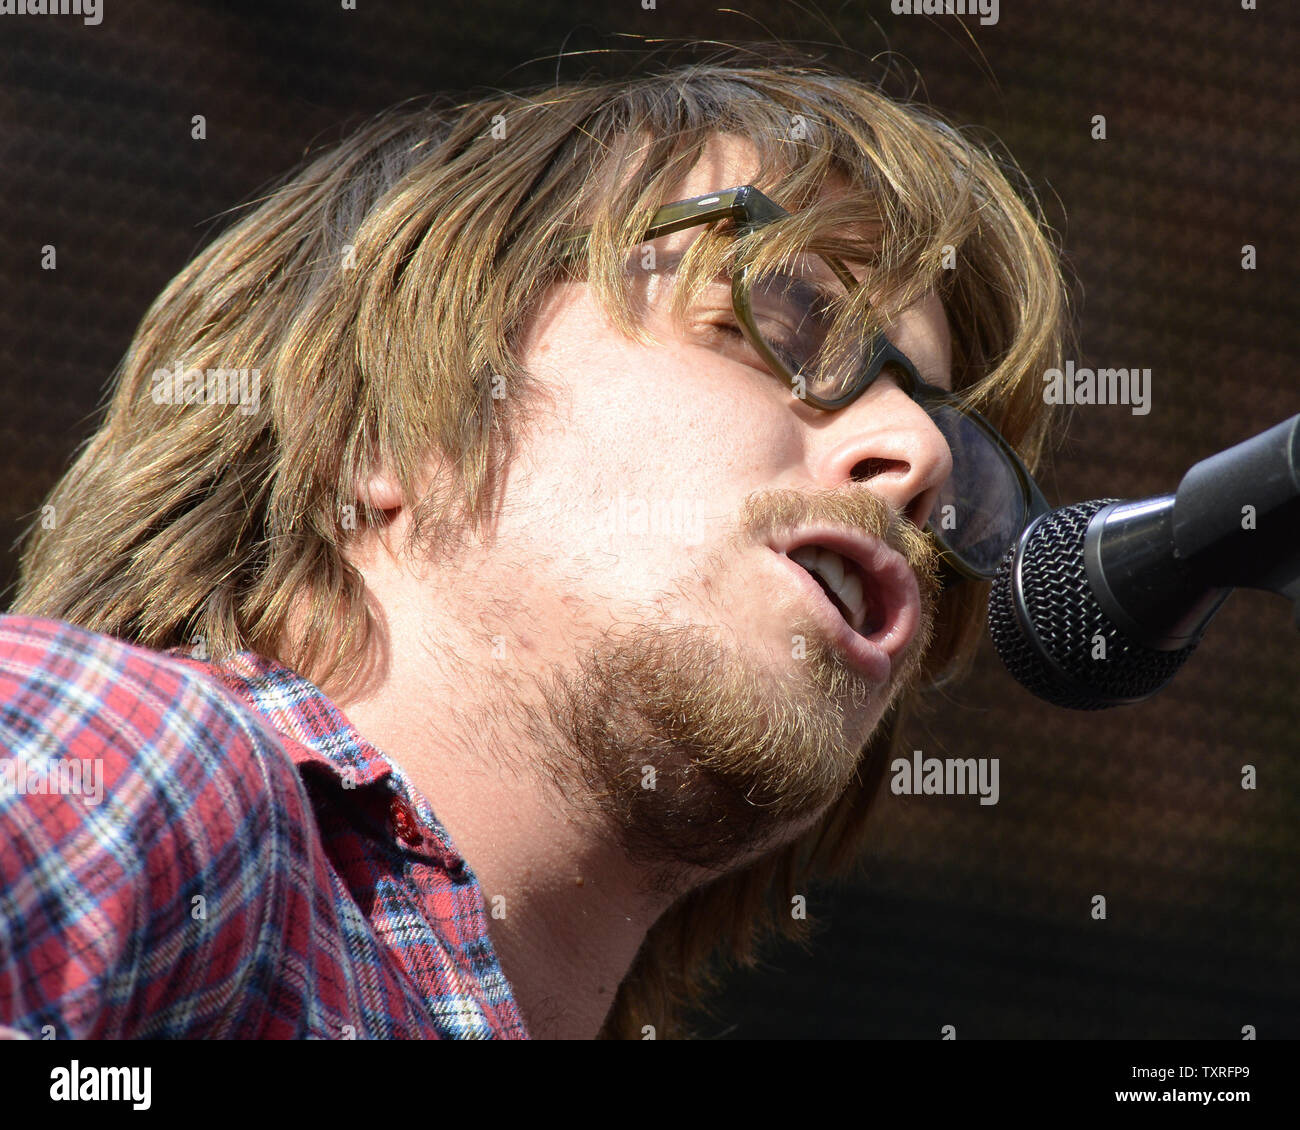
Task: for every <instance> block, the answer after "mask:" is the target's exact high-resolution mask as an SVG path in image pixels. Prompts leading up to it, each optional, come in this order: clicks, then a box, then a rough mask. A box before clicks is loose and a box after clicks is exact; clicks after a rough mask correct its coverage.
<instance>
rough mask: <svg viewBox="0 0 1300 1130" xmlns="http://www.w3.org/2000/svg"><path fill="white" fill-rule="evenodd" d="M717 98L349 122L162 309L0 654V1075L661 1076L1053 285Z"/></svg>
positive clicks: (815, 833)
mask: <svg viewBox="0 0 1300 1130" xmlns="http://www.w3.org/2000/svg"><path fill="white" fill-rule="evenodd" d="M753 58H754V57H753V55H752V53H751V54H749V55H747V56H745V58H744V59H741V58H740V57H736V58H726V59H723V60H722V61H718V62H714V63H710V64H707V65H694V66H688V67H681V68H678V69H675V70H670V71H667V72H665V73H660V74H656V75H653V76H650V77H643V78H636V79H632V80H625V81H618V82H614V81H594V80H593V81H584V82H579V83H574V84H571V85H567V86H555V87H548V88H545V89H539V90H533V91H528V92H523V93H516V94H501V95H493V96H491V97H485V98H480V99H477V100H474V101H471V102H466V103H463V104H460V105H451V104H450V103H449V102H448V101H446V100H443V101H439V102H436V103H433V104H432V105H431V106H429V107H425V108H421V109H410V108H404V109H401V110H399V111H395V112H392V113H389V114H385V115H383V116H381V117H379V118H377V119H375V120H373V121H372V122H370V123H369V124H367V125H366V126H365V127H364V128H362V129H361V130H360V131H359V132H358V133H356V134H355V135H354V136H353V137H352V138H351V139H350V140H348V141H346V142H345V143H343V144H342V145H340V146H338V147H337V148H335V149H333V150H331V151H329V152H327V153H325V154H324V155H322V156H319V157H317V158H316V159H314V161H313V162H312V163H310V164H309V165H308V166H307V167H306V168H305V169H304V170H303V171H301V172H299V173H298V174H296V175H295V176H293V177H292V179H290V180H288V181H287V182H286V183H285V184H284V185H283V187H282V188H280V189H279V190H278V191H276V192H275V193H274V194H273V195H271V196H270V197H269V199H266V200H265V201H264V202H263V203H261V204H260V206H258V207H257V208H256V209H255V210H253V211H251V212H249V213H248V214H247V215H246V216H245V217H244V219H243V220H242V222H240V223H239V224H238V225H237V226H235V227H233V228H232V229H231V230H230V231H228V232H226V233H225V234H224V235H223V236H221V237H220V238H219V239H217V240H216V241H215V242H214V243H213V244H212V245H211V246H209V247H208V248H207V249H206V250H205V251H203V252H202V253H201V254H200V255H199V256H198V257H197V258H196V259H195V260H194V261H193V262H192V263H190V264H189V265H188V266H187V267H186V268H185V269H184V270H183V271H182V272H181V273H180V274H179V275H178V276H177V277H176V278H175V279H174V280H173V281H172V282H171V284H170V285H169V286H168V287H167V288H166V290H165V291H164V292H163V294H162V295H161V296H160V297H159V299H158V300H157V302H156V303H155V304H154V306H153V307H152V309H151V310H150V311H149V312H148V314H147V315H146V317H145V319H144V321H143V323H142V324H141V326H140V329H139V331H138V332H137V334H136V337H135V339H134V341H133V342H132V343H131V346H130V348H129V350H128V352H127V355H126V358H125V360H124V362H123V364H122V366H121V370H120V373H119V374H118V377H117V380H116V383H115V386H114V391H113V396H112V400H111V403H110V404H109V406H108V409H107V413H106V417H105V419H104V421H103V424H102V426H101V427H100V428H99V430H98V431H97V432H96V433H95V434H94V435H93V437H92V438H91V439H90V440H89V442H88V444H87V445H86V447H85V448H84V450H83V451H82V452H81V454H80V456H79V457H78V458H77V460H76V462H75V463H74V465H73V466H72V468H71V469H70V470H69V471H68V472H67V474H66V475H65V476H64V478H63V479H62V481H61V482H60V483H59V484H58V485H57V487H56V488H55V490H54V492H53V493H52V495H51V496H50V498H49V500H48V506H47V507H45V508H44V509H43V511H42V515H41V518H40V519H38V521H37V522H36V523H34V525H33V529H32V531H31V533H30V535H29V540H28V542H27V544H26V546H25V551H24V555H23V562H22V570H23V571H22V579H21V582H20V588H19V591H18V595H17V600H16V602H15V604H14V608H13V613H14V614H13V615H10V616H6V617H3V618H0V746H2V747H3V754H4V764H5V766H6V767H7V768H6V771H5V776H3V777H0V890H2V892H3V895H2V897H3V904H2V905H3V913H2V914H0V1025H3V1026H5V1028H6V1030H7V1031H8V1033H9V1034H10V1035H18V1036H31V1037H37V1038H39V1037H40V1036H41V1035H43V1034H46V1035H48V1034H51V1030H52V1034H53V1035H55V1036H56V1037H57V1038H66V1037H99V1038H122V1037H173V1038H174V1037H216V1038H229V1037H240V1038H254V1037H283V1036H288V1037H322V1038H333V1039H339V1038H353V1037H355V1038H374V1037H381V1038H383V1037H387V1038H391V1037H452V1038H464V1037H469V1038H482V1037H510V1038H523V1037H529V1036H531V1037H550V1038H590V1037H595V1036H605V1037H615V1038H635V1039H641V1038H647V1037H659V1038H663V1037H666V1036H672V1035H677V1034H683V1027H682V1024H683V1015H684V1013H685V1010H686V1009H687V1008H689V1007H690V1006H693V1005H696V1004H698V1003H701V1002H702V1001H703V1000H704V993H705V992H706V990H707V989H708V988H709V987H710V984H711V983H712V971H713V968H714V965H715V963H716V961H717V960H719V959H731V960H741V961H744V960H747V959H749V958H751V957H752V956H753V954H754V953H755V952H756V946H758V945H759V944H760V943H761V942H762V940H763V939H764V938H766V937H768V936H771V935H772V934H774V933H783V934H786V935H792V936H793V935H795V934H796V933H797V932H798V931H799V930H800V929H801V928H802V927H803V926H804V925H805V923H803V922H802V921H801V920H800V918H799V917H798V916H796V915H792V912H791V911H792V902H793V901H795V900H796V896H797V895H798V894H799V893H800V892H804V891H806V890H807V889H808V884H809V882H810V880H812V879H816V878H818V877H821V876H826V875H830V874H832V873H836V872H841V871H845V870H847V869H848V868H851V867H852V865H853V863H854V862H855V860H856V859H857V857H858V855H859V854H860V852H861V849H862V845H863V843H864V838H865V829H866V825H867V816H868V809H869V806H870V803H871V800H872V797H873V795H874V794H875V791H876V786H877V785H878V783H879V781H880V779H881V775H882V772H883V771H884V768H885V766H886V765H887V763H888V760H889V758H890V751H891V749H892V746H893V742H894V737H895V734H896V733H897V731H898V728H899V724H900V719H902V718H903V717H904V714H905V711H906V707H907V704H908V702H909V701H910V699H911V698H912V697H913V696H914V695H915V694H916V693H917V692H918V691H919V690H921V689H923V688H924V687H926V686H930V685H933V684H934V683H936V682H938V681H940V680H942V679H946V678H951V677H953V676H954V675H955V674H957V673H958V672H959V671H960V669H961V668H962V667H963V666H964V664H965V662H966V661H967V660H968V659H969V654H970V651H971V648H972V646H973V642H974V639H975V638H976V636H977V634H978V629H979V624H980V621H979V609H980V606H981V602H982V600H983V598H984V595H985V593H986V591H987V590H986V587H985V586H984V584H983V583H982V582H983V581H984V580H985V579H987V578H988V577H989V576H991V575H992V573H993V571H994V570H995V568H996V565H997V563H998V561H999V559H1000V557H1001V555H1002V553H1003V551H1004V550H1005V549H1006V548H1007V547H1008V546H1009V545H1010V543H1011V542H1012V541H1013V540H1014V539H1015V537H1016V536H1017V535H1018V534H1019V533H1020V532H1021V530H1022V529H1023V528H1024V527H1025V526H1026V525H1027V524H1028V522H1029V520H1030V518H1031V517H1032V516H1033V515H1034V514H1035V513H1037V512H1038V511H1040V510H1041V509H1043V508H1044V506H1045V503H1044V502H1043V499H1042V495H1041V494H1040V493H1039V491H1038V489H1037V487H1036V486H1034V483H1033V480H1032V478H1031V477H1030V472H1029V470H1027V468H1030V469H1032V468H1033V467H1035V466H1036V465H1037V463H1038V461H1039V459H1040V458H1041V456H1042V453H1043V451H1044V449H1045V442H1046V437H1047V422H1046V419H1045V416H1044V412H1045V409H1044V406H1043V403H1042V398H1041V394H1040V391H1039V389H1040V385H1039V374H1041V373H1042V372H1043V371H1044V370H1046V369H1048V368H1050V367H1052V366H1053V365H1059V364H1060V358H1061V356H1062V352H1063V348H1064V343H1063V338H1064V336H1065V334H1066V333H1067V319H1066V303H1065V292H1064V287H1063V284H1062V279H1061V273H1060V268H1059V265H1058V260H1057V256H1056V254H1055V251H1054V250H1053V247H1052V245H1051V242H1050V240H1049V239H1048V238H1047V236H1046V235H1045V230H1044V228H1043V225H1042V221H1041V219H1040V218H1039V215H1038V212H1037V209H1036V206H1035V204H1034V201H1033V198H1032V195H1031V194H1030V193H1029V192H1028V191H1027V190H1026V189H1024V188H1020V189H1017V188H1015V187H1013V184H1012V179H1018V178H1015V176H1014V174H1015V170H1014V167H1013V166H1011V165H1010V164H1009V162H1005V161H999V160H998V159H997V158H996V157H995V156H994V155H992V154H991V153H989V152H987V151H986V150H984V149H982V148H981V147H979V146H978V145H977V144H976V143H974V142H973V141H971V140H970V139H968V138H967V137H965V136H964V135H963V134H962V133H960V132H958V131H957V130H955V129H953V128H952V127H950V126H948V125H946V124H944V123H942V122H941V121H940V120H939V119H937V118H936V117H935V116H934V115H933V114H932V113H931V112H929V111H927V110H924V109H922V108H919V107H916V106H913V105H907V104H901V103H899V102H897V101H893V100H890V99H889V98H887V97H885V96H884V95H883V94H882V93H881V92H880V91H879V90H878V89H877V88H876V87H875V86H874V85H872V84H869V83H866V82H863V81H861V80H859V79H856V78H852V77H849V76H847V75H844V74H839V73H835V72H833V71H830V70H828V69H826V68H824V67H822V66H820V65H818V66H814V65H811V64H807V65H805V64H798V63H793V62H790V61H788V60H787V61H778V62H772V63H762V62H754V61H753ZM232 374H233V375H232ZM74 767H76V769H77V771H76V772H74V771H73V769H74ZM95 772H99V773H101V774H102V795H101V796H100V798H99V800H98V802H96V801H95V797H94V796H92V795H90V793H89V790H81V789H78V788H76V787H74V786H75V785H77V783H78V782H79V781H81V780H83V779H84V776H83V774H91V775H92V777H93V774H94V773H95ZM6 782H7V784H6Z"/></svg>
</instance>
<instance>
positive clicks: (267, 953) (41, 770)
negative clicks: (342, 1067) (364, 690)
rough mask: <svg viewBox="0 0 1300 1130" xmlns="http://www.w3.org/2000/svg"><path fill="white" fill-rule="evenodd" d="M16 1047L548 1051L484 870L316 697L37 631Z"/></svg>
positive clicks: (15, 856) (5, 1006) (16, 935)
mask: <svg viewBox="0 0 1300 1130" xmlns="http://www.w3.org/2000/svg"><path fill="white" fill-rule="evenodd" d="M0 1034H3V1035H9V1036H31V1037H35V1038H39V1037H41V1036H43V1035H44V1036H49V1035H52V1036H54V1037H56V1038H58V1039H66V1038H69V1037H71V1038H78V1037H87V1038H108V1039H119V1038H133V1037H148V1038H190V1037H206V1038H259V1037H260V1038H276V1037H305V1038H322V1039H350V1038H358V1039H364V1038H393V1037H398V1038H400V1037H411V1038H414V1037H431V1038H459V1039H464V1038H470V1039H474V1038H493V1037H503V1038H509V1039H526V1038H527V1037H528V1033H527V1031H526V1029H525V1026H524V1022H523V1019H522V1017H521V1015H520V1012H519V1009H518V1006H517V1005H516V1003H515V1000H514V996H513V994H512V993H511V989H510V986H509V984H508V983H507V981H506V979H505V976H504V974H503V973H502V970H501V966H500V964H499V962H498V960H497V956H496V952H495V950H494V949H493V947H492V943H491V940H490V939H489V937H488V927H487V917H486V915H485V912H484V905H483V895H482V891H481V890H480V888H479V884H478V880H477V879H476V878H475V877H474V873H473V872H472V871H471V870H470V868H469V866H468V864H466V862H465V861H464V860H463V859H461V858H460V856H458V855H457V854H456V852H455V849H454V848H453V847H452V844H451V842H450V839H449V837H448V835H447V832H446V830H445V829H444V828H443V827H442V825H441V824H439V823H438V820H437V818H436V817H435V816H434V815H433V812H432V811H431V810H430V808H429V805H428V802H427V801H426V800H425V799H424V797H422V796H421V795H420V794H419V793H418V792H417V791H416V790H415V789H414V788H413V787H412V786H411V784H410V782H409V781H408V780H407V779H406V777H405V776H404V775H403V773H402V772H401V770H400V769H399V768H398V767H397V766H396V765H394V764H393V763H392V762H390V761H388V760H387V759H386V758H385V757H384V756H383V754H381V753H380V752H379V751H378V750H377V749H375V748H374V746H372V745H370V744H369V743H368V742H366V741H365V739H364V738H362V737H361V735H360V734H358V733H357V731H356V730H355V729H354V728H353V727H352V726H351V725H350V724H349V723H348V721H347V719H346V718H344V716H343V715H342V714H341V713H340V712H339V710H338V708H337V707H335V706H334V704H333V703H332V702H330V700H329V699H327V698H326V697H325V696H324V695H323V694H322V693H321V692H320V691H319V690H318V689H317V688H316V687H314V686H313V685H312V684H311V683H309V682H308V681H307V680H306V679H303V678H301V677H300V676H298V675H296V674H294V672H292V671H290V670H288V669H287V668H285V667H284V666H282V665H281V664H279V663H275V662H273V661H271V660H268V659H264V658H261V657H259V656H257V655H254V654H252V653H251V652H241V653H239V654H236V655H233V656H231V657H229V658H227V659H224V660H222V661H221V662H213V663H205V662H200V661H198V660H196V659H193V658H190V657H188V656H187V655H186V654H185V653H183V652H181V651H179V650H177V651H173V652H168V653H158V652H154V651H148V650H145V649H143V648H139V647H133V646H131V645H128V644H126V643H123V642H121V641H120V640H116V639H111V638H109V637H107V636H101V635H96V634H95V633H92V632H88V631H86V630H84V629H82V628H77V627H74V626H72V625H70V624H65V623H61V622H58V621H54V620H43V619H35V618H29V617H18V616H0Z"/></svg>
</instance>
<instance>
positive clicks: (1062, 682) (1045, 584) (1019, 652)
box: [988, 499, 1196, 710]
mask: <svg viewBox="0 0 1300 1130" xmlns="http://www.w3.org/2000/svg"><path fill="white" fill-rule="evenodd" d="M1114 501H1117V500H1115V499H1093V500H1091V501H1088V502H1077V503H1075V504H1074V505H1073V506H1064V507H1062V508H1061V509H1059V510H1053V511H1051V512H1050V513H1048V514H1046V515H1045V516H1044V517H1043V518H1042V519H1040V520H1039V521H1038V522H1037V524H1036V525H1035V526H1034V527H1033V528H1032V529H1031V530H1030V532H1029V536H1028V537H1027V538H1026V539H1025V540H1024V542H1023V543H1020V542H1017V544H1016V545H1014V546H1012V547H1011V549H1009V550H1008V551H1007V554H1006V556H1005V557H1004V558H1003V559H1002V564H1001V565H1000V566H999V567H998V572H997V576H996V577H995V578H994V580H993V588H992V590H991V592H990V593H989V618H988V624H989V635H990V636H991V637H992V639H993V645H994V647H996V648H997V652H998V655H1000V656H1001V657H1002V662H1003V663H1004V664H1006V667H1007V670H1008V671H1010V672H1011V674H1012V675H1013V676H1014V677H1015V679H1016V681H1017V682H1019V683H1020V684H1021V685H1022V686H1024V687H1025V688H1026V689H1027V690H1029V691H1030V692H1032V693H1033V694H1035V695H1037V696H1038V697H1039V698H1041V699H1045V700H1046V701H1048V702H1051V703H1054V704H1055V705H1057V706H1063V707H1067V708H1069V709H1072V710H1101V709H1104V708H1105V707H1109V706H1118V705H1119V704H1121V703H1127V702H1137V701H1139V700H1141V699H1144V698H1147V697H1149V696H1150V695H1153V694H1155V692H1156V691H1158V690H1159V689H1160V688H1161V687H1163V686H1164V685H1165V684H1166V683H1167V682H1168V681H1169V680H1170V679H1172V678H1173V677H1174V675H1175V674H1176V673H1177V671H1178V669H1179V668H1180V667H1181V666H1182V665H1183V663H1184V662H1185V661H1186V660H1187V657H1188V656H1189V655H1191V653H1192V651H1193V650H1194V649H1195V647H1196V645H1195V644H1194V643H1193V644H1191V645H1190V646H1188V647H1185V648H1182V649H1181V650H1179V651H1155V650H1153V649H1152V648H1148V647H1144V646H1143V645H1141V644H1138V643H1135V642H1134V641H1132V640H1131V639H1129V637H1128V636H1126V635H1125V634H1124V633H1123V632H1122V631H1121V630H1120V629H1119V628H1118V627H1117V626H1116V625H1115V623H1114V622H1113V621H1112V620H1111V619H1110V617H1108V616H1107V615H1106V613H1105V612H1103V611H1102V609H1101V605H1100V604H1098V602H1097V599H1096V597H1095V596H1094V595H1093V592H1092V586H1091V585H1090V584H1089V582H1088V573H1087V568H1086V565H1085V563H1084V555H1083V541H1084V535H1085V534H1086V533H1087V531H1088V523H1089V522H1090V521H1091V520H1092V517H1093V515H1095V514H1096V513H1097V511H1099V510H1100V509H1101V508H1102V507H1103V506H1107V505H1109V504H1110V503H1111V502H1114ZM1018 555H1023V560H1022V561H1021V562H1020V569H1019V574H1020V585H1021V590H1022V597H1023V602H1024V608H1025V610H1026V611H1027V613H1028V619H1029V622H1030V628H1028V629H1027V628H1026V626H1024V625H1022V624H1021V621H1020V617H1019V616H1018V615H1017V613H1016V592H1015V587H1016V584H1015V582H1016V565H1017V556H1018ZM1035 635H1036V636H1037V639H1035V638H1034V637H1035ZM1098 637H1100V640H1099V639H1098ZM1099 644H1100V646H1099ZM1094 655H1095V656H1097V658H1094Z"/></svg>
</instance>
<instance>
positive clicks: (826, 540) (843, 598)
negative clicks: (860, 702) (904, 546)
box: [770, 526, 922, 674]
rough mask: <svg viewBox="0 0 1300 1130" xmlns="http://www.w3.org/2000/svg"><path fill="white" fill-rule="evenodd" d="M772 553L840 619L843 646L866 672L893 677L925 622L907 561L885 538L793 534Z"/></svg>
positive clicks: (819, 531) (826, 529)
mask: <svg viewBox="0 0 1300 1130" xmlns="http://www.w3.org/2000/svg"><path fill="white" fill-rule="evenodd" d="M770 548H771V549H773V550H774V551H775V552H776V553H777V554H779V555H780V556H781V557H784V558H786V559H787V560H788V561H789V566H788V568H791V569H794V570H795V572H796V574H797V575H799V576H801V577H803V578H804V583H805V584H809V585H810V587H811V585H815V586H816V589H817V591H820V592H821V593H822V594H823V596H824V597H825V599H826V602H827V603H828V604H829V605H830V608H832V609H834V610H835V612H836V613H837V614H838V617H837V618H838V620H839V621H840V624H841V628H842V632H840V633H838V635H839V646H840V647H842V648H844V649H845V650H847V651H848V652H849V654H850V655H851V657H853V658H854V659H855V660H857V661H858V662H859V664H860V665H862V666H864V667H865V668H867V669H870V670H873V671H874V672H876V673H877V674H879V673H880V671H881V670H882V669H883V670H885V671H886V673H887V671H888V668H889V667H890V666H892V663H893V661H894V660H896V659H897V658H898V657H899V656H900V655H902V654H903V652H904V651H905V650H906V649H907V647H908V645H909V644H910V643H911V642H912V640H913V638H914V637H915V636H916V633H917V630H918V628H919V627H920V625H921V619H922V609H921V594H920V590H919V588H918V586H917V580H916V575H915V574H914V573H913V572H912V569H911V566H910V565H909V564H908V563H907V560H906V558H904V557H903V555H902V554H900V553H899V552H898V551H897V550H895V549H893V548H891V547H890V546H889V545H888V544H886V543H885V542H884V541H882V540H881V539H880V538H877V537H873V536H872V535H870V534H867V533H863V532H861V531H857V530H848V529H837V528H835V527H832V526H819V527H805V528H803V529H800V530H793V531H789V532H788V533H786V534H784V536H782V537H780V538H778V539H776V540H775V541H774V542H772V543H771V544H770ZM826 614H827V615H828V616H829V615H830V609H827V610H826ZM882 665H883V668H882Z"/></svg>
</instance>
